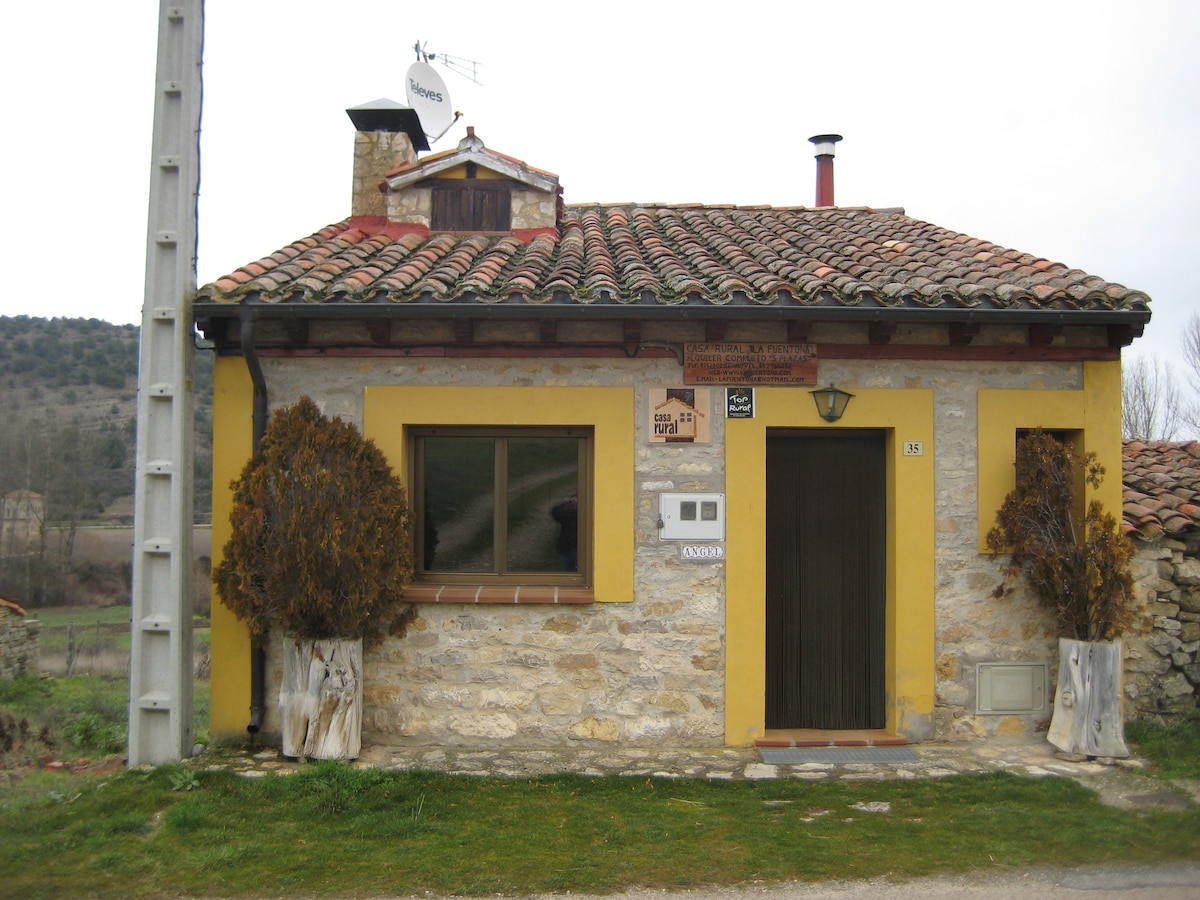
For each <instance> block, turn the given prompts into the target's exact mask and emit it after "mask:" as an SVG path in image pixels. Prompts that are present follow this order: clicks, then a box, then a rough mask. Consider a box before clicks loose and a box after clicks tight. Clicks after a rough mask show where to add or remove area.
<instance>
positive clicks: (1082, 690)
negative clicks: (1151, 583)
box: [1046, 638, 1129, 757]
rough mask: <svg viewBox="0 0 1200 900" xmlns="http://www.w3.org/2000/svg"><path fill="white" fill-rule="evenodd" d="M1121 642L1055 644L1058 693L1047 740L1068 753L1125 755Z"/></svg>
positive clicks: (1060, 641) (1067, 640)
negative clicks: (1056, 648)
mask: <svg viewBox="0 0 1200 900" xmlns="http://www.w3.org/2000/svg"><path fill="white" fill-rule="evenodd" d="M1121 660H1122V652H1121V642H1120V641H1099V642H1096V641H1077V640H1073V639H1071V638H1059V639H1058V690H1057V692H1056V693H1055V697H1054V715H1053V717H1052V718H1051V720H1050V732H1049V734H1047V735H1046V737H1047V739H1048V740H1049V741H1050V743H1051V744H1053V745H1054V746H1055V747H1057V748H1058V749H1059V750H1063V751H1065V752H1067V753H1082V754H1083V755H1085V756H1116V757H1126V756H1129V749H1128V748H1127V747H1126V746H1125V724H1124V721H1123V718H1122V715H1121Z"/></svg>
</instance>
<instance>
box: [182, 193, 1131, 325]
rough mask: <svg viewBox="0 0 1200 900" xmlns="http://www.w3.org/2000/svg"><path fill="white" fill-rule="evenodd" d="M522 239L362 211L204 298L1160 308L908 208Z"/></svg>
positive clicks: (879, 313) (903, 311)
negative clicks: (435, 229)
mask: <svg viewBox="0 0 1200 900" xmlns="http://www.w3.org/2000/svg"><path fill="white" fill-rule="evenodd" d="M523 237H525V238H526V241H523V240H521V239H519V236H512V235H481V234H473V235H472V234H432V235H430V234H428V231H427V229H425V228H424V227H423V226H421V225H413V224H401V223H395V222H388V221H387V220H386V219H383V218H366V217H363V218H357V219H348V220H346V221H343V222H340V223H338V224H336V225H330V226H328V227H327V228H324V229H322V230H321V231H319V232H317V233H316V234H313V235H311V236H309V237H307V238H304V239H302V240H299V241H296V242H295V243H293V244H290V245H289V246H287V247H284V248H283V249H281V250H278V251H277V252H275V253H273V254H271V255H270V256H268V257H266V258H264V259H261V260H259V261H258V262H255V263H251V264H250V265H247V266H245V267H243V268H241V269H238V270H237V271H236V272H234V273H232V274H231V275H227V276H225V277H224V278H221V279H219V280H217V281H215V282H212V283H210V284H207V285H205V286H204V287H202V288H201V289H200V291H199V293H198V295H197V301H198V304H199V305H200V306H201V307H204V306H206V305H208V304H210V303H212V304H223V303H237V302H240V301H242V300H247V299H249V300H252V301H253V300H259V301H264V302H266V303H272V304H275V303H285V304H287V305H289V306H293V305H294V306H296V307H302V306H303V305H305V304H321V305H322V306H335V307H336V306H339V305H341V304H366V305H371V306H376V305H378V306H383V307H385V308H386V309H390V310H391V312H390V313H389V314H390V315H396V314H398V313H399V314H403V313H400V311H399V310H398V309H396V307H395V306H394V305H393V304H413V305H416V306H421V307H427V308H437V309H440V310H442V311H443V313H444V312H445V311H446V305H447V304H453V305H455V306H459V307H461V306H472V307H474V308H476V309H478V308H479V307H478V304H489V305H498V306H500V307H501V308H502V309H503V310H504V311H505V312H508V311H510V310H509V308H510V307H513V306H517V307H520V308H522V309H528V305H529V304H536V305H541V306H542V307H543V309H544V307H545V306H553V307H557V309H556V310H555V312H558V311H563V310H567V309H575V310H578V311H581V312H582V311H584V310H593V311H595V310H596V309H597V308H598V307H610V308H612V310H613V312H614V313H615V312H616V311H617V310H620V314H621V315H626V316H628V315H646V314H651V315H652V314H654V313H655V311H656V310H658V311H662V310H665V309H666V308H671V307H679V306H689V307H698V308H700V309H703V310H707V311H706V312H704V313H703V314H704V315H710V314H713V313H717V314H719V313H720V312H721V311H723V310H722V308H725V309H726V310H728V314H734V313H736V314H737V315H750V316H753V315H757V314H760V313H761V314H764V315H771V316H773V317H778V316H781V315H783V316H787V315H791V313H790V312H789V311H791V310H797V311H798V310H803V309H810V310H815V311H818V312H819V313H820V314H821V315H822V316H826V315H833V316H836V317H840V318H858V317H860V316H861V317H864V318H876V319H892V320H897V319H904V318H917V319H919V320H924V321H927V320H929V319H930V318H940V319H949V320H953V319H961V320H967V319H969V320H974V321H982V320H986V319H990V318H992V317H994V316H1000V317H1001V318H1003V319H1005V320H1008V321H1015V320H1023V321H1039V320H1041V321H1044V320H1051V321H1054V322H1055V323H1058V324H1061V323H1062V322H1064V321H1067V322H1078V323H1081V324H1082V323H1084V322H1104V323H1112V324H1115V323H1122V324H1142V323H1144V322H1145V321H1147V320H1148V319H1149V315H1150V313H1149V307H1148V303H1149V298H1148V297H1147V296H1146V295H1145V294H1144V293H1142V292H1141V291H1136V290H1131V289H1129V288H1126V287H1123V286H1121V285H1119V284H1113V283H1110V282H1107V281H1104V280H1103V279H1101V278H1098V277H1096V276H1094V275H1089V274H1087V273H1085V272H1081V271H1080V270H1078V269H1072V268H1069V267H1067V266H1065V265H1063V264H1062V263H1057V262H1051V261H1048V260H1045V259H1040V258H1038V257H1036V256H1033V255H1031V254H1028V253H1022V252H1019V251H1016V250H1009V249H1005V248H1003V247H999V246H997V245H995V244H992V243H989V242H987V241H983V240H979V239H977V238H973V237H969V236H967V235H964V234H959V233H957V232H954V231H950V230H948V229H946V228H940V227H938V226H935V225H930V224H929V223H927V222H922V221H920V220H919V219H914V218H910V217H909V216H906V215H904V213H903V211H900V210H888V209H879V210H876V209H869V208H858V209H852V208H831V209H830V208H826V209H806V208H803V207H798V208H774V207H736V206H700V205H677V206H662V205H636V204H621V205H611V206H600V205H572V206H566V207H565V208H564V212H563V220H562V221H561V223H560V228H559V230H558V232H557V233H553V232H551V233H537V234H532V235H523ZM219 308H220V307H219V306H209V308H208V314H210V315H211V314H213V313H217V312H218V311H219ZM377 311H380V312H382V311H383V310H377ZM410 311H411V312H416V311H417V310H415V309H413V310H410ZM462 311H463V310H459V312H462ZM518 311H519V310H511V312H513V313H516V312H518ZM324 312H326V313H333V312H334V310H333V309H328V310H324ZM345 312H346V311H344V313H345ZM363 312H367V310H361V312H359V313H354V314H355V315H360V314H362V313H363ZM531 312H532V311H531ZM546 312H549V310H544V312H543V313H542V314H545V313H546ZM344 313H343V314H344ZM698 313H699V310H698V311H697V313H694V314H698ZM800 314H801V315H804V313H800Z"/></svg>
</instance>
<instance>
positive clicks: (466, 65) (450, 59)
mask: <svg viewBox="0 0 1200 900" xmlns="http://www.w3.org/2000/svg"><path fill="white" fill-rule="evenodd" d="M425 47H426V45H425V44H422V43H421V42H420V41H417V42H416V43H415V44H413V50H414V52H416V54H417V61H416V62H415V63H413V64H412V65H411V66H409V67H408V72H407V74H406V75H405V79H404V82H405V85H404V89H405V91H406V92H407V94H408V105H409V106H411V107H412V108H413V109H414V110H416V112H417V116H418V117H419V118H420V120H421V129H422V130H423V131H424V132H425V137H427V138H428V139H429V143H430V144H432V143H434V142H435V141H437V140H438V139H439V138H442V137H444V136H445V134H446V132H447V131H449V130H450V129H451V127H452V126H453V125H454V123H455V122H457V121H458V120H459V119H461V118H462V113H460V112H458V111H456V110H454V108H453V107H452V106H451V105H450V91H448V90H447V89H446V83H445V82H444V81H442V76H441V75H439V74H438V73H437V71H436V70H435V69H434V68H433V66H431V65H430V63H431V62H434V61H436V62H439V63H441V64H442V65H443V66H445V67H446V68H447V69H450V70H451V71H452V72H457V73H458V74H459V75H462V76H463V77H464V78H470V79H471V80H472V81H473V82H475V83H476V84H479V77H478V72H479V63H477V62H475V61H474V60H472V59H463V58H461V57H458V56H451V55H449V54H448V53H440V54H438V53H430V52H429V51H428V50H426V49H425Z"/></svg>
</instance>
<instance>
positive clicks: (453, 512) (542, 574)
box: [413, 429, 590, 584]
mask: <svg viewBox="0 0 1200 900" xmlns="http://www.w3.org/2000/svg"><path fill="white" fill-rule="evenodd" d="M430 431H432V429H430ZM463 431H470V432H471V433H469V434H464V433H459V434H455V433H453V432H452V431H448V430H446V429H437V431H436V433H424V434H422V433H421V432H420V431H418V432H417V434H416V435H415V440H414V447H415V450H416V453H415V461H416V466H415V470H414V475H415V484H414V490H413V494H414V497H415V498H416V500H417V502H416V503H415V504H414V506H415V511H416V516H417V523H416V526H417V529H418V546H419V562H420V573H421V574H422V575H428V576H430V577H431V578H432V579H433V580H438V579H442V578H445V579H446V580H450V581H454V580H464V581H467V580H479V578H478V577H477V576H486V577H490V578H495V579H498V580H501V581H504V580H508V581H517V582H530V583H571V584H582V583H584V579H583V575H584V574H585V570H586V568H587V565H586V561H585V560H583V561H581V557H582V556H583V555H584V554H583V553H582V548H583V547H585V546H586V535H587V533H588V527H587V514H586V510H587V507H588V498H587V481H586V466H587V465H589V463H588V462H587V461H588V459H589V455H588V450H589V443H590V435H589V434H585V433H584V432H583V431H582V430H581V429H538V430H536V431H535V430H533V429H526V430H520V429H512V430H508V431H501V432H496V433H493V434H487V433H483V434H481V433H480V431H481V429H463ZM581 501H582V502H581ZM467 576H470V578H468V577H467Z"/></svg>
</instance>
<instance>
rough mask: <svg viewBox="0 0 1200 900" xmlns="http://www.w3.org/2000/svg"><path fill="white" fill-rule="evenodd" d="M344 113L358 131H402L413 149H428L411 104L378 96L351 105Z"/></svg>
mask: <svg viewBox="0 0 1200 900" xmlns="http://www.w3.org/2000/svg"><path fill="white" fill-rule="evenodd" d="M346 115H348V116H349V117H350V121H351V122H353V123H354V127H355V129H356V130H358V131H384V132H388V133H391V134H399V133H400V132H404V133H405V134H407V135H408V139H409V140H410V141H411V142H412V145H413V149H414V150H428V149H429V141H428V140H427V139H426V137H425V131H424V130H423V129H422V128H421V118H420V116H418V115H417V111H416V110H415V109H413V108H412V107H411V106H404V105H402V104H400V103H397V102H396V101H395V100H389V99H387V98H386V97H380V98H379V99H378V100H372V101H370V102H369V103H362V104H359V105H358V106H352V107H350V108H349V109H348V110H346Z"/></svg>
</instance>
